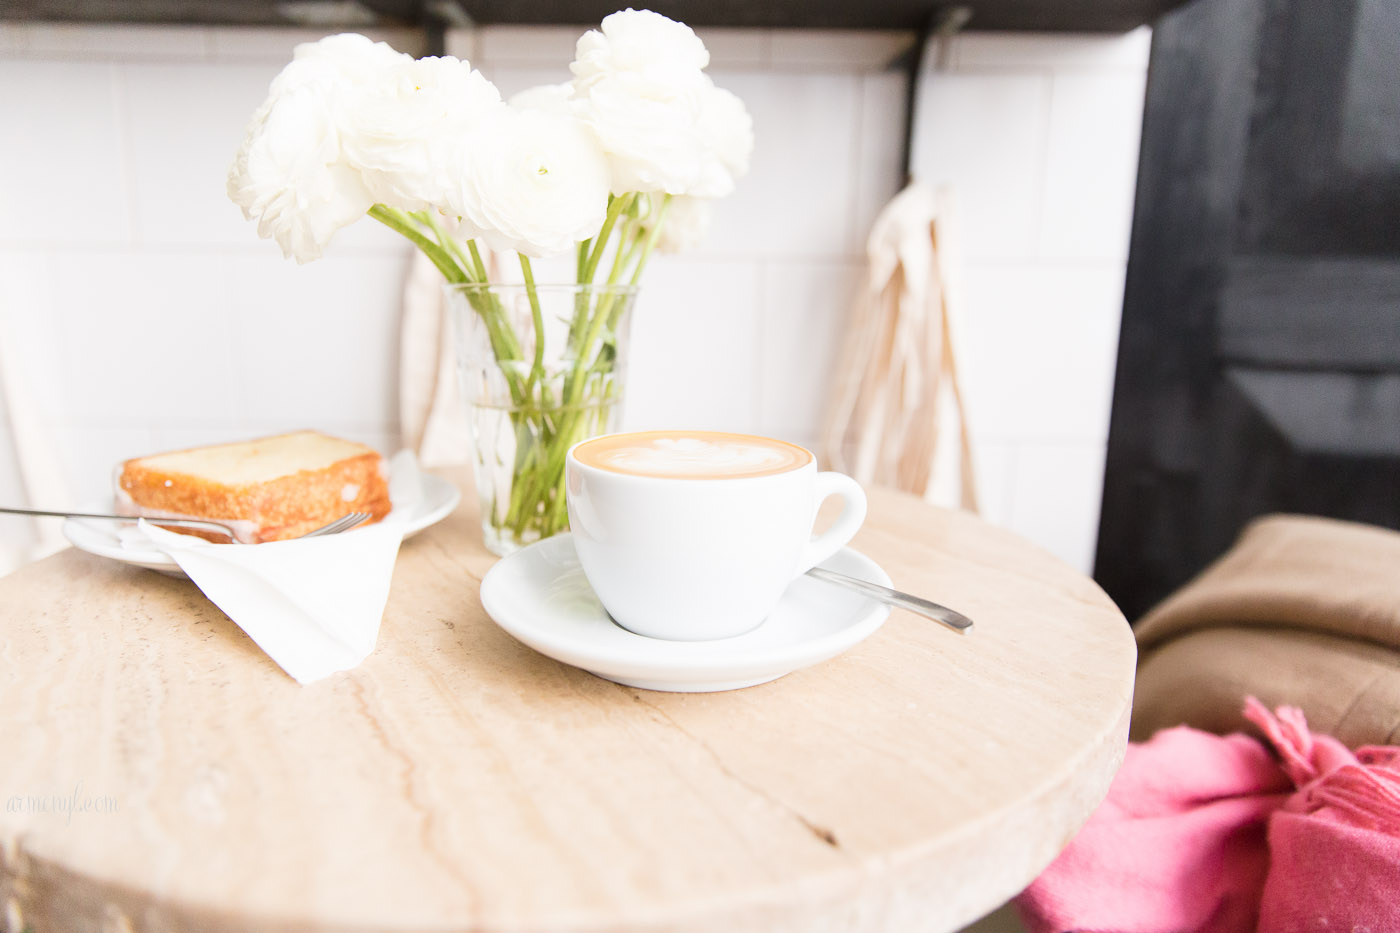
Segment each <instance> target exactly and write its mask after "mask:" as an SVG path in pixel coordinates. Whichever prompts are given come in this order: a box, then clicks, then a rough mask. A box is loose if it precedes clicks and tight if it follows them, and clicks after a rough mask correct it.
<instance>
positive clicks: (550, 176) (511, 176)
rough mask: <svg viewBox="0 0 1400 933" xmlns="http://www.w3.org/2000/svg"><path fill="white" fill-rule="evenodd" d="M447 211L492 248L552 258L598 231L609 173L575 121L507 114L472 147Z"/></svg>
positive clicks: (509, 110)
mask: <svg viewBox="0 0 1400 933" xmlns="http://www.w3.org/2000/svg"><path fill="white" fill-rule="evenodd" d="M463 158H464V162H465V168H466V170H463V171H462V172H461V173H460V176H459V184H458V186H457V188H456V190H455V191H454V192H453V197H451V198H449V199H448V201H447V206H448V207H449V208H450V209H451V210H452V211H454V212H455V213H457V214H458V215H460V216H461V217H462V219H463V222H464V225H465V226H466V227H467V232H471V233H473V234H475V235H478V236H480V237H481V238H482V239H483V240H485V241H486V244H487V245H488V246H490V247H491V248H492V249H512V250H515V251H517V252H520V253H524V254H525V255H527V256H536V257H540V256H550V255H554V254H555V253H559V252H562V251H564V250H566V249H570V248H572V247H573V246H574V244H575V243H576V242H578V241H579V240H586V239H588V238H589V237H592V236H594V235H595V234H597V232H598V228H599V227H601V226H602V224H603V218H604V217H605V216H606V214H607V207H608V166H607V162H606V161H605V159H604V158H603V153H602V152H601V151H600V150H599V148H598V145H597V143H596V142H595V141H594V139H593V138H592V137H591V136H590V135H589V134H588V132H587V131H586V130H585V129H584V127H583V126H582V125H580V124H579V122H578V121H577V120H575V119H573V118H572V117H570V116H568V115H567V114H559V113H551V112H549V111H547V110H520V109H516V108H513V107H509V106H506V107H502V108H500V109H499V110H498V111H496V112H495V113H494V114H493V115H492V116H491V117H490V119H489V125H487V126H485V127H483V128H482V129H481V130H480V131H479V132H477V133H475V134H473V136H472V138H471V140H470V141H469V144H468V145H467V146H466V147H465V152H464V156H463Z"/></svg>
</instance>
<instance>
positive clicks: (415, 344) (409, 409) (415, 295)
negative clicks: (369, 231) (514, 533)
mask: <svg viewBox="0 0 1400 933" xmlns="http://www.w3.org/2000/svg"><path fill="white" fill-rule="evenodd" d="M481 253H482V256H483V260H484V262H485V263H486V267H487V272H488V275H489V276H490V278H491V281H493V282H500V281H510V279H509V278H508V276H507V275H506V274H504V273H505V270H506V269H508V268H509V264H508V263H504V262H501V261H500V258H499V257H497V256H496V255H494V254H493V253H492V252H491V251H490V250H488V249H481ZM443 284H444V281H443V277H442V273H441V272H439V271H438V269H437V267H436V266H434V265H433V264H432V261H431V260H429V259H428V257H426V256H424V255H423V254H422V253H421V252H417V251H415V252H414V254H413V264H412V267H411V268H410V270H409V274H408V280H407V282H406V283H405V285H404V294H403V323H402V325H401V326H400V330H399V373H400V376H399V422H400V424H402V425H403V444H404V446H405V447H407V448H408V449H410V450H412V451H414V452H416V453H417V454H418V460H419V462H421V463H422V464H423V465H424V466H429V467H432V466H451V465H453V464H461V463H467V462H469V461H470V460H471V455H472V446H471V432H470V429H469V428H468V425H467V406H466V404H465V403H464V402H463V401H462V395H461V389H460V386H459V384H458V376H457V347H456V335H455V333H454V331H453V328H452V319H451V317H450V315H449V314H448V310H447V299H446V297H445V296H444V294H443Z"/></svg>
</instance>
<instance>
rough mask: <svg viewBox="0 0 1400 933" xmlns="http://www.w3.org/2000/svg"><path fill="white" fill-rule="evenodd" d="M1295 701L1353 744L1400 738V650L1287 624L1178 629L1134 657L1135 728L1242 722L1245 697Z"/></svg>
mask: <svg viewBox="0 0 1400 933" xmlns="http://www.w3.org/2000/svg"><path fill="white" fill-rule="evenodd" d="M1249 695H1253V696H1256V697H1258V698H1259V699H1260V701H1262V702H1263V703H1264V704H1265V705H1266V706H1268V707H1269V708H1271V709H1272V708H1274V707H1276V706H1280V705H1283V704H1288V705H1290V706H1297V707H1300V708H1301V709H1302V710H1303V713H1304V714H1305V715H1306V716H1307V717H1308V725H1309V726H1310V727H1311V728H1312V729H1313V730H1314V731H1317V732H1324V733H1327V734H1329V735H1333V736H1336V737H1337V738H1338V739H1340V740H1341V741H1342V742H1344V743H1346V744H1347V745H1349V746H1352V747H1356V746H1358V745H1395V744H1400V653H1397V652H1395V651H1392V650H1390V649H1389V648H1382V647H1380V646H1378V645H1373V644H1368V643H1366V642H1361V641H1357V640H1355V639H1350V638H1337V637H1334V636H1331V635H1323V634H1320V633H1316V632H1298V631H1290V630H1287V629H1268V628H1262V627H1253V628H1247V629H1246V628H1217V629H1206V630H1203V631H1199V632H1195V633H1193V634H1190V635H1186V636H1183V637H1181V638H1177V639H1174V640H1172V641H1170V642H1168V643H1166V644H1164V645H1162V646H1161V647H1159V648H1158V649H1157V650H1155V651H1153V652H1151V653H1150V654H1147V655H1144V656H1143V657H1142V658H1141V660H1140V661H1139V663H1138V675H1137V686H1136V688H1135V693H1134V696H1133V723H1132V738H1133V740H1134V741H1142V740H1145V739H1147V738H1149V737H1151V735H1152V734H1153V733H1154V732H1156V731H1157V730H1158V729H1162V728H1165V727H1167V726H1176V725H1183V724H1184V725H1188V726H1194V727H1195V728H1197V729H1204V730H1206V731H1208V732H1215V733H1218V734H1221V735H1224V734H1227V733H1230V732H1240V731H1245V730H1246V723H1245V720H1244V717H1242V716H1241V715H1240V708H1241V707H1242V706H1243V701H1244V697H1246V696H1249Z"/></svg>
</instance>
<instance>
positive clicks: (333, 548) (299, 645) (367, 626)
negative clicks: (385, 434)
mask: <svg viewBox="0 0 1400 933" xmlns="http://www.w3.org/2000/svg"><path fill="white" fill-rule="evenodd" d="M389 475H390V481H389V496H390V499H391V501H392V502H393V503H394V510H393V512H391V513H390V514H389V515H388V516H387V517H386V518H385V519H384V520H383V521H381V522H378V523H376V524H373V525H366V526H364V527H362V528H355V529H352V530H351V531H348V532H343V533H341V534H338V535H325V536H322V537H316V538H301V539H295V540H292V541H271V542H268V543H266V544H254V545H242V544H237V545H235V544H214V543H213V542H210V541H205V540H203V539H202V538H196V537H194V536H193V535H182V534H176V533H175V532H171V531H166V530H165V529H163V528H157V527H155V526H154V525H152V524H150V523H149V522H147V521H146V520H144V519H143V520H141V521H140V522H138V523H137V527H136V528H135V529H131V530H129V531H128V532H127V534H126V535H124V536H123V539H124V540H123V543H124V544H126V545H127V546H129V547H144V548H152V547H154V548H155V549H157V550H159V551H162V552H163V553H165V554H168V555H169V556H170V557H171V558H172V559H173V560H174V561H175V562H176V563H178V564H179V565H180V568H181V569H182V570H184V571H185V573H186V574H187V575H188V576H189V578H190V579H191V580H192V581H194V584H195V585H196V586H198V587H199V588H200V590H202V591H203V592H204V595H205V596H207V597H209V600H210V601H211V602H213V603H214V605H216V606H218V607H219V608H220V609H222V610H223V611H224V613H225V614H226V615H227V616H228V617H229V618H230V619H232V620H233V621H234V622H235V623H236V624H237V625H238V627H239V628H241V629H243V631H245V632H247V633H248V636H249V637H250V638H252V639H253V641H255V642H257V644H258V647H260V648H262V650H263V651H265V652H267V654H268V656H269V657H271V658H272V660H274V661H276V662H277V663H278V664H279V665H281V667H282V669H283V670H284V671H286V672H287V673H288V674H290V675H292V677H294V678H295V679H296V680H297V681H298V682H300V683H303V684H309V683H311V682H313V681H316V680H320V679H321V678H323V677H328V676H330V675H331V674H334V673H335V672H337V671H344V670H349V669H350V668H353V667H355V666H356V665H358V664H359V663H360V662H361V661H363V660H364V659H365V658H367V657H369V653H370V652H371V651H373V650H374V643H375V641H376V640H377V638H378V637H379V623H380V620H381V618H382V617H383V615H384V604H385V602H387V601H388V598H389V581H390V579H391V577H392V576H393V572H394V561H395V558H396V557H397V556H398V550H399V543H400V541H402V539H403V534H404V528H405V523H406V520H407V516H409V515H411V514H412V512H413V509H414V507H415V506H416V505H417V502H418V500H419V499H420V498H421V496H422V485H421V476H420V474H419V472H418V466H417V461H416V460H415V459H414V456H413V453H412V452H411V451H401V452H400V453H399V454H397V455H395V456H394V458H393V459H392V460H391V461H390V463H389Z"/></svg>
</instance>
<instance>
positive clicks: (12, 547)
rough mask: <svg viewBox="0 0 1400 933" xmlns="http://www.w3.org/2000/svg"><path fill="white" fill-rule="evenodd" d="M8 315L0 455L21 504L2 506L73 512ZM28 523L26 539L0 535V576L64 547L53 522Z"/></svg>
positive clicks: (0, 341) (0, 383) (0, 388)
mask: <svg viewBox="0 0 1400 933" xmlns="http://www.w3.org/2000/svg"><path fill="white" fill-rule="evenodd" d="M0 300H3V301H5V303H6V304H7V305H10V304H11V302H10V296H8V295H3V296H0ZM7 310H8V308H7V307H5V308H0V432H3V433H5V434H7V435H8V436H7V437H0V455H3V452H4V450H5V448H7V447H8V448H9V450H10V451H11V452H12V455H13V458H14V462H15V466H16V467H18V478H19V485H20V487H21V489H22V490H23V497H24V499H23V501H20V502H10V503H5V504H7V505H10V504H12V505H16V506H19V507H23V506H25V505H28V506H29V507H31V508H37V509H63V508H72V507H73V504H72V503H73V498H72V496H71V494H70V493H69V491H68V488H67V484H66V483H65V482H64V480H63V470H62V468H61V467H60V462H59V458H58V452H57V450H56V449H55V446H54V440H53V435H52V432H51V431H50V430H49V425H48V424H47V423H46V421H45V419H44V417H43V415H42V413H41V411H40V409H39V406H38V404H37V403H36V402H35V400H34V398H33V397H32V396H31V395H30V392H29V381H28V379H27V377H26V374H25V371H24V361H25V356H24V348H25V347H26V346H30V344H29V343H28V342H26V341H24V340H21V339H20V338H19V337H18V336H16V328H14V326H13V325H12V324H10V323H7V321H6V317H5V314H6V311H7ZM7 427H8V431H6V428H7ZM4 521H5V523H6V524H7V525H8V524H10V523H27V520H26V519H23V518H19V517H13V516H7V517H6V518H5V519H4ZM32 522H33V524H32V528H31V530H30V533H29V534H20V535H12V534H5V533H0V545H3V546H0V576H4V575H5V574H6V573H8V572H9V571H10V570H13V569H14V568H15V567H17V566H19V565H21V564H24V563H26V562H28V561H30V560H38V559H39V558H41V557H46V556H48V555H49V554H52V553H54V552H56V551H59V550H62V549H63V548H64V547H66V546H67V545H68V542H67V541H66V540H64V537H63V534H62V532H61V531H60V527H61V526H60V525H59V523H58V522H56V521H54V520H53V519H51V518H43V519H33V520H32ZM11 542H18V543H15V544H11Z"/></svg>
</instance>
